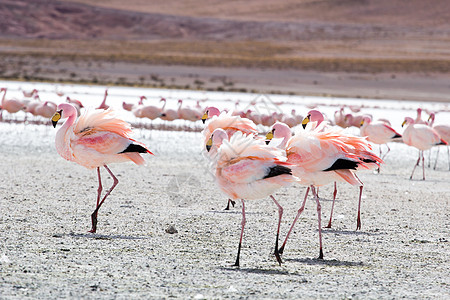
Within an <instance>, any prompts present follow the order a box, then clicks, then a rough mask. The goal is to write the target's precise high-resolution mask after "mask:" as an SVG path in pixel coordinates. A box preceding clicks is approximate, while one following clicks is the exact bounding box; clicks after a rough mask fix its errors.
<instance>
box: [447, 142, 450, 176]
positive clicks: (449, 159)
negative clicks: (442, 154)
mask: <svg viewBox="0 0 450 300" xmlns="http://www.w3.org/2000/svg"><path fill="white" fill-rule="evenodd" d="M447 160H448V170H449V171H450V147H449V146H447Z"/></svg>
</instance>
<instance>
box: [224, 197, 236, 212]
mask: <svg viewBox="0 0 450 300" xmlns="http://www.w3.org/2000/svg"><path fill="white" fill-rule="evenodd" d="M230 203H231V205H232V206H233V207H234V205H235V204H236V201H233V200H231V199H228V203H227V207H225V209H224V210H230Z"/></svg>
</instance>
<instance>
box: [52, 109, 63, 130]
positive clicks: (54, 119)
mask: <svg viewBox="0 0 450 300" xmlns="http://www.w3.org/2000/svg"><path fill="white" fill-rule="evenodd" d="M61 113H62V110H60V111H57V112H55V114H54V115H53V117H52V124H53V127H56V124H58V121H59V119H61Z"/></svg>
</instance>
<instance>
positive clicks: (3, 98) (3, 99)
mask: <svg viewBox="0 0 450 300" xmlns="http://www.w3.org/2000/svg"><path fill="white" fill-rule="evenodd" d="M2 92H4V93H3V97H2V105H3V103H4V102H5V97H6V89H4V90H2Z"/></svg>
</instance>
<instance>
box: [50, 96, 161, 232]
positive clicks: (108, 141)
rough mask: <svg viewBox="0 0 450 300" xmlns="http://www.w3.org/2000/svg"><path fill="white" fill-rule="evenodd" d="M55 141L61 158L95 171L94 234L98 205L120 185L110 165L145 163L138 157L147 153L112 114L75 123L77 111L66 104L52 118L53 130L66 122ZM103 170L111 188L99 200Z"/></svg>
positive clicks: (93, 114) (107, 112) (87, 114)
mask: <svg viewBox="0 0 450 300" xmlns="http://www.w3.org/2000/svg"><path fill="white" fill-rule="evenodd" d="M66 118H67V120H66V121H65V122H64V124H63V125H62V126H61V128H59V129H58V132H57V133H56V138H55V144H56V150H57V152H58V154H59V155H61V157H63V158H64V159H66V160H68V161H73V162H75V163H77V164H79V165H81V166H84V167H86V168H88V169H93V168H97V175H98V183H99V185H98V190H97V205H96V208H95V210H94V212H93V213H92V215H91V220H92V229H91V230H90V231H89V232H92V233H95V232H96V230H97V213H98V210H99V209H100V207H101V205H102V204H103V202H104V201H105V199H106V198H107V197H108V195H109V194H110V193H111V192H112V190H113V189H114V188H115V187H116V185H117V184H118V183H119V180H118V179H117V178H116V176H114V174H113V173H112V171H111V170H110V169H109V167H108V166H107V165H108V164H110V163H119V162H126V161H133V162H134V163H135V164H137V165H143V164H144V163H145V160H144V158H143V157H142V156H141V155H140V153H149V154H152V155H153V153H151V152H150V150H148V149H147V147H146V146H145V145H144V144H142V143H139V142H137V141H135V140H133V139H131V138H130V135H131V133H132V130H131V126H130V124H128V123H127V122H125V121H123V120H121V119H119V118H117V117H116V116H115V115H114V113H113V111H111V110H93V111H85V112H84V113H83V115H81V116H80V117H79V118H78V120H77V110H76V108H75V107H74V106H73V105H72V104H69V103H61V104H59V105H58V107H57V111H56V113H55V114H54V115H53V117H52V123H53V127H56V124H57V123H58V121H59V120H60V119H66ZM102 166H103V167H104V168H105V169H106V170H107V171H108V173H109V174H110V175H111V177H112V178H113V181H114V182H113V185H112V186H111V188H110V189H109V190H108V191H107V192H106V194H105V195H104V196H103V198H102V199H101V200H100V196H101V192H102V189H103V188H102V182H101V176H100V167H102Z"/></svg>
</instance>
